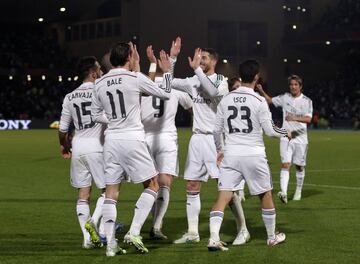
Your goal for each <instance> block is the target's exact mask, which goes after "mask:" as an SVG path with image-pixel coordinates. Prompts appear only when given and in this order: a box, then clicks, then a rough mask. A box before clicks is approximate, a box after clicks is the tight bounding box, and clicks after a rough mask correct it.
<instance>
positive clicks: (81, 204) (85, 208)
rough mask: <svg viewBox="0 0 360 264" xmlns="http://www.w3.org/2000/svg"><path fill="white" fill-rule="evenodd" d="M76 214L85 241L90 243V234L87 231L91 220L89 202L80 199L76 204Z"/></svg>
mask: <svg viewBox="0 0 360 264" xmlns="http://www.w3.org/2000/svg"><path fill="white" fill-rule="evenodd" d="M76 214H77V217H78V220H79V224H80V227H81V231H82V233H83V236H84V240H86V241H90V234H89V233H88V232H87V231H86V229H85V224H86V222H87V221H88V220H89V219H90V207H89V202H88V201H87V200H82V199H79V200H78V201H77V204H76Z"/></svg>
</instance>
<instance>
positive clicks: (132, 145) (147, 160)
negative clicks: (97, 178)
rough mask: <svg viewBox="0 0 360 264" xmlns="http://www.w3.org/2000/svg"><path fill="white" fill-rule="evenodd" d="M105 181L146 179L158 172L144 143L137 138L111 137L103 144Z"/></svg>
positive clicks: (134, 181) (114, 182)
mask: <svg viewBox="0 0 360 264" xmlns="http://www.w3.org/2000/svg"><path fill="white" fill-rule="evenodd" d="M104 163H105V164H104V166H105V182H106V184H107V185H113V184H119V183H121V182H122V181H127V180H128V177H129V178H130V180H131V181H132V182H133V183H140V182H144V181H147V180H149V179H151V178H153V177H154V176H156V175H157V174H158V172H157V170H156V169H155V166H154V162H153V160H152V158H151V156H150V153H149V151H148V149H147V146H146V143H145V142H143V141H137V140H123V139H111V140H107V141H105V144H104Z"/></svg>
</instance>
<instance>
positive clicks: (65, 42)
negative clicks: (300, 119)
mask: <svg viewBox="0 0 360 264" xmlns="http://www.w3.org/2000/svg"><path fill="white" fill-rule="evenodd" d="M0 21H1V34H0V48H1V49H0V120H1V119H2V120H7V119H32V120H37V121H44V122H45V121H46V122H48V123H49V122H51V121H54V120H57V119H58V118H59V115H60V111H61V104H62V100H63V96H64V95H65V94H66V93H68V92H69V91H71V90H72V89H74V88H75V87H76V86H77V85H78V78H77V76H76V72H75V66H76V61H77V59H78V58H79V57H81V56H84V55H95V56H96V57H97V58H98V59H99V60H100V61H101V62H102V63H103V66H104V71H106V68H107V65H106V58H104V55H105V54H106V53H107V51H108V50H109V48H110V47H111V45H112V44H113V43H115V42H117V41H129V40H131V41H133V42H135V43H136V44H137V45H138V47H139V50H140V55H141V68H142V71H143V72H147V70H148V61H147V58H146V56H145V49H146V46H148V45H150V44H152V45H153V47H154V49H155V50H156V52H158V51H159V50H160V49H162V48H164V49H166V50H169V48H170V43H171V40H173V39H175V38H176V36H181V37H182V40H183V48H182V52H181V54H180V57H179V60H178V63H177V66H176V71H175V75H176V76H177V77H186V76H190V75H192V74H193V73H192V71H191V69H190V67H189V66H188V63H187V56H190V55H192V53H193V50H194V48H196V47H213V48H215V49H216V50H217V51H218V52H219V54H220V58H221V59H220V61H219V63H218V68H217V71H218V72H219V73H222V74H224V75H225V76H227V77H228V78H231V77H234V76H236V75H237V68H238V65H239V63H240V62H241V61H242V60H244V59H247V58H255V59H257V60H259V61H260V62H261V63H262V66H263V68H262V75H263V79H264V82H265V89H266V90H267V91H268V93H270V94H271V95H277V94H279V93H283V92H286V91H287V90H288V85H287V81H286V79H287V77H288V75H289V74H292V73H294V74H299V75H301V76H302V77H303V79H304V91H303V92H304V94H305V95H307V96H308V97H310V98H311V99H312V100H313V105H314V120H313V123H312V125H311V126H312V127H314V128H355V129H358V128H359V119H360V103H359V102H360V64H359V59H360V48H359V47H360V45H359V44H360V1H357V0H221V1H220V0H196V1H188V0H183V1H176V0H166V1H165V0H153V1H149V0H86V1H85V0H76V1H74V0H19V1H7V0H2V1H1V9H0ZM272 111H273V114H274V117H275V119H277V120H281V111H279V110H276V109H272ZM190 121H191V120H190V117H189V115H188V114H187V113H186V112H183V111H181V112H180V113H179V115H178V117H177V123H178V125H190V123H191V122H190Z"/></svg>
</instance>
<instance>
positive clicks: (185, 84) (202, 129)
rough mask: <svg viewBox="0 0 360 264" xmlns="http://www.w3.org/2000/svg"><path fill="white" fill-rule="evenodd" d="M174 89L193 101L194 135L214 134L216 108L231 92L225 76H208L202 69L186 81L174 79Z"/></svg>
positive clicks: (172, 84)
mask: <svg viewBox="0 0 360 264" xmlns="http://www.w3.org/2000/svg"><path fill="white" fill-rule="evenodd" d="M171 86H172V88H174V89H177V90H181V91H184V92H187V93H188V94H189V95H190V96H191V97H192V100H193V112H194V121H193V133H195V134H212V133H213V131H214V123H215V116H216V108H217V105H218V104H219V102H220V100H221V98H222V96H224V95H225V94H227V93H228V92H229V90H228V84H227V81H226V80H225V78H224V76H223V75H220V74H216V73H214V74H212V75H210V76H206V75H205V74H204V72H203V71H202V70H201V68H200V67H199V68H197V69H196V70H195V75H194V76H193V77H190V78H186V79H176V78H175V79H173V81H172V83H171Z"/></svg>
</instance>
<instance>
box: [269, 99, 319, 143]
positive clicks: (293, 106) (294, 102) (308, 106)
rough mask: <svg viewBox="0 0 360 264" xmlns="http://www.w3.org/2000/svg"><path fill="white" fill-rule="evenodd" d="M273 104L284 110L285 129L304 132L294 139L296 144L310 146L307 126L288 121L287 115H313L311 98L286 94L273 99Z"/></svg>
mask: <svg viewBox="0 0 360 264" xmlns="http://www.w3.org/2000/svg"><path fill="white" fill-rule="evenodd" d="M272 103H273V104H274V106H276V107H282V110H283V128H285V129H290V130H291V131H295V130H302V131H304V133H302V134H301V135H299V136H298V137H296V138H294V139H293V141H294V143H298V144H308V138H307V124H306V123H303V122H297V121H286V120H285V118H286V116H287V115H289V114H290V115H295V116H309V117H312V115H313V106H312V101H311V99H310V98H308V97H306V96H305V95H303V94H301V95H300V96H298V97H294V96H292V95H291V94H290V93H285V94H282V95H279V96H276V97H273V98H272Z"/></svg>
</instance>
